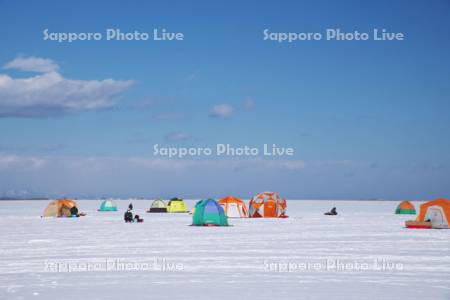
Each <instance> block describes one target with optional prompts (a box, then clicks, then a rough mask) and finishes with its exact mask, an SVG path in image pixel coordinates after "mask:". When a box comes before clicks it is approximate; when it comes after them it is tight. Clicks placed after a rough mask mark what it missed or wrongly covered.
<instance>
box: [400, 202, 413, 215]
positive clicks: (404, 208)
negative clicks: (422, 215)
mask: <svg viewBox="0 0 450 300" xmlns="http://www.w3.org/2000/svg"><path fill="white" fill-rule="evenodd" d="M395 213H396V214H397V215H415V214H416V209H415V208H414V205H413V204H412V203H411V202H409V201H402V202H400V204H399V205H398V206H397V209H396V210H395Z"/></svg>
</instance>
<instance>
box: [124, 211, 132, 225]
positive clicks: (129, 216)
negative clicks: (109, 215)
mask: <svg viewBox="0 0 450 300" xmlns="http://www.w3.org/2000/svg"><path fill="white" fill-rule="evenodd" d="M123 219H124V220H125V223H131V222H133V213H132V212H131V210H127V211H126V212H125V214H124V215H123Z"/></svg>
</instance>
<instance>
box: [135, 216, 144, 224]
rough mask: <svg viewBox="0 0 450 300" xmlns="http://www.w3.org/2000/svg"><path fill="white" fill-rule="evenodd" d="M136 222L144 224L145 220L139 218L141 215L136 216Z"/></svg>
mask: <svg viewBox="0 0 450 300" xmlns="http://www.w3.org/2000/svg"><path fill="white" fill-rule="evenodd" d="M134 220H135V222H136V223H142V222H144V219H141V218H139V215H135V216H134Z"/></svg>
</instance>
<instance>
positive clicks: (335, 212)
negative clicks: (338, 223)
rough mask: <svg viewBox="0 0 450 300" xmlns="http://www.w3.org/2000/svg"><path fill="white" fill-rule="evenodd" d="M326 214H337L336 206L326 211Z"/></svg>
mask: <svg viewBox="0 0 450 300" xmlns="http://www.w3.org/2000/svg"><path fill="white" fill-rule="evenodd" d="M325 215H326V216H336V215H337V211H336V207H333V208H332V209H331V210H330V211H329V212H326V213H325Z"/></svg>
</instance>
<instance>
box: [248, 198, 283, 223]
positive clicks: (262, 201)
mask: <svg viewBox="0 0 450 300" xmlns="http://www.w3.org/2000/svg"><path fill="white" fill-rule="evenodd" d="M248 207H249V217H250V218H287V217H288V216H287V215H286V208H287V204H286V199H282V198H281V197H280V195H279V194H278V193H276V192H263V193H259V194H258V195H256V196H255V197H253V198H252V199H251V200H250V203H249V205H248Z"/></svg>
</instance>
